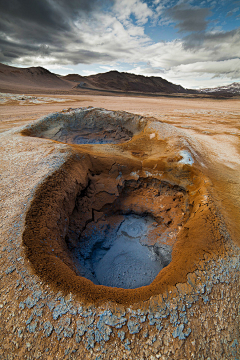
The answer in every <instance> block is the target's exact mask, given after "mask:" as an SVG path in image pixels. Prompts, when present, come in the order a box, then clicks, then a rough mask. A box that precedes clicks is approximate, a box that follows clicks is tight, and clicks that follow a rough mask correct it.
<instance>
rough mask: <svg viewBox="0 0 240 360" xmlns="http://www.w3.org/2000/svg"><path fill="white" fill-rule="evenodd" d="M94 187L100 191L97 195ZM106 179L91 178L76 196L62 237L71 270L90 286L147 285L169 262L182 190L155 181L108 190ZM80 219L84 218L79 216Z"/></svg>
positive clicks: (180, 220) (111, 184)
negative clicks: (65, 244)
mask: <svg viewBox="0 0 240 360" xmlns="http://www.w3.org/2000/svg"><path fill="white" fill-rule="evenodd" d="M99 185H102V186H104V193H101V192H100V193H98V191H99ZM113 187H114V182H113V181H112V182H110V181H109V180H108V179H107V177H104V176H95V177H92V179H91V183H90V185H89V187H88V189H87V190H86V191H85V193H84V196H79V198H77V199H76V207H75V209H74V211H73V214H72V216H71V217H70V221H69V230H68V233H67V235H66V241H67V244H68V248H69V249H70V252H71V254H72V259H73V263H74V265H75V268H76V272H77V274H78V275H80V276H84V277H86V278H87V279H89V280H91V281H92V282H93V283H94V284H97V285H105V286H112V287H120V288H124V289H135V288H138V287H141V286H146V285H149V284H150V283H151V282H152V281H153V280H154V279H155V277H156V276H157V275H158V273H159V272H160V271H161V270H162V269H163V267H165V266H167V265H168V264H169V263H170V261H171V253H172V246H173V244H174V242H175V241H176V236H177V233H178V226H180V225H182V224H183V223H184V222H185V219H184V216H183V211H184V214H186V213H187V211H188V209H187V204H186V193H185V191H184V190H183V189H181V188H179V187H178V186H175V187H173V186H171V185H170V184H167V183H166V182H165V183H164V182H161V181H159V180H156V179H151V180H144V179H139V180H138V181H134V180H132V181H126V182H125V183H124V186H122V187H120V186H118V187H117V182H116V184H115V187H116V188H115V194H116V195H113V196H111V195H109V194H110V193H111V191H113ZM84 218H85V219H84Z"/></svg>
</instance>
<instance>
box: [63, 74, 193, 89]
mask: <svg viewBox="0 0 240 360" xmlns="http://www.w3.org/2000/svg"><path fill="white" fill-rule="evenodd" d="M61 79H64V80H69V81H73V82H79V84H78V85H76V88H91V89H103V90H109V91H122V92H141V93H166V94H173V93H190V92H191V93H192V91H191V90H188V89H185V88H183V87H182V86H181V85H175V84H173V83H171V82H169V81H167V80H165V79H163V78H161V77H155V76H150V77H148V76H143V75H135V74H130V73H126V72H118V71H116V70H113V71H108V72H106V73H100V74H96V75H90V76H80V75H77V74H69V75H67V76H62V77H61Z"/></svg>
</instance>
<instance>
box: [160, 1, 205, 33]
mask: <svg viewBox="0 0 240 360" xmlns="http://www.w3.org/2000/svg"><path fill="white" fill-rule="evenodd" d="M165 14H166V15H167V16H168V17H169V18H170V19H171V20H172V21H173V22H175V23H176V26H175V27H176V28H178V29H179V31H183V32H192V31H203V30H205V29H206V27H207V24H208V22H207V20H206V17H208V16H209V15H210V14H211V12H210V9H208V8H200V7H196V6H194V7H193V6H191V5H190V4H189V3H188V2H186V1H184V2H182V3H179V4H177V5H175V6H174V7H172V8H170V9H167V10H166V13H165Z"/></svg>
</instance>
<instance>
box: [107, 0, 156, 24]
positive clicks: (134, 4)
mask: <svg viewBox="0 0 240 360" xmlns="http://www.w3.org/2000/svg"><path fill="white" fill-rule="evenodd" d="M113 11H114V12H115V13H116V15H117V17H118V19H119V20H121V21H126V20H129V19H130V16H131V15H134V16H135V18H136V20H137V23H138V24H140V25H143V24H145V23H146V22H147V21H148V18H149V17H152V16H153V11H152V10H151V9H150V8H149V7H148V5H147V3H146V2H143V1H141V0H121V1H116V2H115V4H114V7H113Z"/></svg>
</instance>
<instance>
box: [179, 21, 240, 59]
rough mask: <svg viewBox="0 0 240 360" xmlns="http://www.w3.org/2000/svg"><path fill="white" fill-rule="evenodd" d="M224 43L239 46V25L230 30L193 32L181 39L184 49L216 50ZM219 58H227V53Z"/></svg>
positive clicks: (234, 46) (236, 47)
mask: <svg viewBox="0 0 240 360" xmlns="http://www.w3.org/2000/svg"><path fill="white" fill-rule="evenodd" d="M224 43H228V44H231V47H232V48H235V49H239V48H240V47H239V46H240V27H239V28H237V29H234V30H231V31H226V32H223V31H222V32H216V33H207V32H204V33H201V34H200V33H193V34H190V35H188V36H186V37H185V38H184V39H183V46H184V49H185V50H196V49H204V50H211V51H212V52H214V48H215V52H217V51H218V50H219V49H221V45H223V44H224ZM224 55H225V56H222V57H221V59H220V60H224V59H228V58H229V54H228V53H225V54H224Z"/></svg>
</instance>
